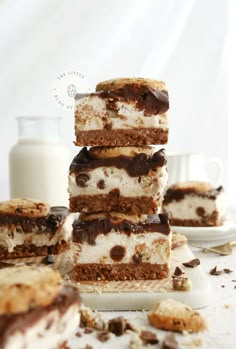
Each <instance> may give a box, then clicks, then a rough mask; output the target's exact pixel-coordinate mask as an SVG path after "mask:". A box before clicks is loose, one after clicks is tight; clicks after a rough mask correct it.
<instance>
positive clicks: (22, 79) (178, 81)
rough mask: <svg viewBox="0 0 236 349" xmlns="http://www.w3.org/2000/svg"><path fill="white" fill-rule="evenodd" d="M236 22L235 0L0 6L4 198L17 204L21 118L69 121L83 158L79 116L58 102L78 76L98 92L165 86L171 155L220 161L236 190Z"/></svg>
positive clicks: (76, 0)
mask: <svg viewBox="0 0 236 349" xmlns="http://www.w3.org/2000/svg"><path fill="white" fill-rule="evenodd" d="M235 14H236V11H235V2H234V1H233V0H119V1H118V0H93V1H92V0H87V1H83V0H50V1H48V0H38V1H37V0H17V1H15V0H1V1H0V92H1V97H0V104H1V105H0V107H1V108H0V121H1V125H0V157H1V159H0V166H1V168H0V199H5V198H7V197H8V153H9V149H10V148H11V146H12V145H13V144H14V143H15V142H16V123H15V116H17V115H27V114H37V115H38V114H42V115H51V114H53V115H55V114H57V115H62V116H63V126H64V127H63V137H64V142H65V143H66V144H68V146H70V147H71V151H72V153H75V152H76V149H75V147H74V146H73V145H72V142H73V139H74V135H73V112H71V111H70V112H68V111H66V110H64V109H62V108H61V107H59V106H58V105H57V104H56V102H55V100H54V99H53V94H52V86H53V85H54V83H55V81H56V78H57V76H58V75H59V74H60V73H63V72H66V71H71V70H75V71H79V72H81V73H82V74H83V75H85V78H84V80H85V83H86V85H87V86H88V87H90V88H91V89H93V88H94V86H95V84H96V82H98V81H100V80H104V79H108V78H112V77H121V76H142V77H150V78H156V79H163V80H165V81H166V83H167V86H168V88H169V92H170V103H171V104H170V142H169V145H168V150H170V151H177V152H180V151H181V152H182V151H184V152H197V153H202V154H204V155H205V156H218V157H220V158H221V160H222V161H223V162H224V165H225V168H226V175H225V178H224V185H225V186H228V184H229V181H231V182H230V183H232V182H233V180H232V178H234V176H233V175H232V174H233V173H234V172H233V171H234V170H235V166H234V165H232V163H231V177H230V176H228V169H229V164H228V160H227V159H228V156H229V154H230V151H229V140H228V134H229V133H230V132H231V141H230V142H235V143H236V141H235V140H234V138H235V137H234V134H233V132H232V125H233V124H232V123H231V121H229V120H230V118H229V110H230V107H229V105H230V104H229V101H228V96H229V95H230V94H229V88H230V81H231V84H232V87H233V82H234V81H235V80H233V79H232V73H233V72H232V69H233V68H234V65H235V63H234V62H235V61H233V60H232V57H233V52H232V51H233V46H232V45H233V43H234V35H233V34H232V33H233V30H234V28H233V27H234V26H233V25H230V23H231V22H232V23H233V19H234V18H235ZM230 21H231V22H230ZM230 62H231V63H230ZM230 64H231V65H230ZM226 68H227V69H226ZM231 68H232V69H231ZM230 79H231V80H230ZM232 90H233V89H231V95H230V96H231V98H232V100H233V92H232ZM231 104H232V108H233V107H234V106H233V103H231ZM234 108H235V107H234ZM231 112H232V113H233V109H231ZM229 125H230V128H229ZM231 149H232V148H231ZM231 151H232V150H231ZM232 176H233V177H232ZM230 178H231V179H230ZM235 195H236V193H235Z"/></svg>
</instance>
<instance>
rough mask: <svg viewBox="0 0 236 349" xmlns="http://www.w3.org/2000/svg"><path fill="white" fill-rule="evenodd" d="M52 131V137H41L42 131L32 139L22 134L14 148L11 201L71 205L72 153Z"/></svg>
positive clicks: (10, 157) (11, 153) (11, 164)
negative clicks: (70, 174)
mask: <svg viewBox="0 0 236 349" xmlns="http://www.w3.org/2000/svg"><path fill="white" fill-rule="evenodd" d="M20 121H21V122H22V120H20ZM57 121H58V120H57ZM43 122H44V123H45V120H44V121H43ZM36 124H37V123H36ZM36 126H37V125H36ZM50 132H51V134H52V138H49V137H48V135H47V137H45V136H42V134H40V132H39V131H38V135H37V136H35V137H32V138H30V137H24V134H23V135H22V134H21V136H20V138H19V140H18V143H17V144H16V145H15V146H14V147H13V148H12V149H11V151H10V156H9V166H10V195H11V198H16V197H28V198H33V199H38V200H44V201H47V202H48V203H49V204H50V205H52V206H68V192H67V187H68V171H69V166H70V162H71V159H70V153H69V151H68V149H67V147H65V146H64V145H63V144H61V143H60V142H59V141H58V140H57V137H53V136H55V135H53V132H52V129H51V130H50ZM32 133H34V132H32ZM25 134H26V135H27V136H28V134H29V132H25Z"/></svg>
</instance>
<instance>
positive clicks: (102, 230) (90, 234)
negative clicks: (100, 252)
mask: <svg viewBox="0 0 236 349" xmlns="http://www.w3.org/2000/svg"><path fill="white" fill-rule="evenodd" d="M112 229H113V230H115V231H119V232H120V233H123V234H127V235H128V236H129V235H130V234H142V233H153V232H158V233H161V234H164V235H169V233H170V226H169V223H168V219H167V218H166V216H165V215H164V214H162V215H157V214H154V215H149V216H148V218H147V220H146V221H144V222H139V223H133V222H131V221H128V220H125V219H124V220H121V219H115V218H113V217H107V218H101V219H94V220H90V221H89V220H88V221H83V220H81V219H78V220H76V221H75V222H74V223H73V241H74V242H78V243H84V242H87V243H88V244H90V245H95V244H96V238H97V236H98V235H99V234H105V235H106V234H108V233H109V232H110V231H111V230H112Z"/></svg>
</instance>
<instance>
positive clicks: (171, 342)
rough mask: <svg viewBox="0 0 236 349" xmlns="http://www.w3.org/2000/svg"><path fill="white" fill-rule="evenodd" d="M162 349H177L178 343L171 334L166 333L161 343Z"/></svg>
mask: <svg viewBox="0 0 236 349" xmlns="http://www.w3.org/2000/svg"><path fill="white" fill-rule="evenodd" d="M162 349H178V342H177V340H176V338H175V335H174V334H173V333H167V334H166V335H165V337H164V339H163V342H162Z"/></svg>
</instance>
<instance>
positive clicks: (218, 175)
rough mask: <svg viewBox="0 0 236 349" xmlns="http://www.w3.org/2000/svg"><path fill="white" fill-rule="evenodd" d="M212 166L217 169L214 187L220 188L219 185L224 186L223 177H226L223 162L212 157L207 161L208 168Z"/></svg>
mask: <svg viewBox="0 0 236 349" xmlns="http://www.w3.org/2000/svg"><path fill="white" fill-rule="evenodd" d="M212 164H213V165H214V166H215V167H216V169H217V170H216V171H217V172H216V176H215V180H214V185H215V186H216V187H218V186H219V185H221V184H222V180H223V175H224V165H223V162H222V161H221V160H220V159H218V158H217V157H211V158H209V159H207V161H206V167H208V166H209V165H212Z"/></svg>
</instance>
